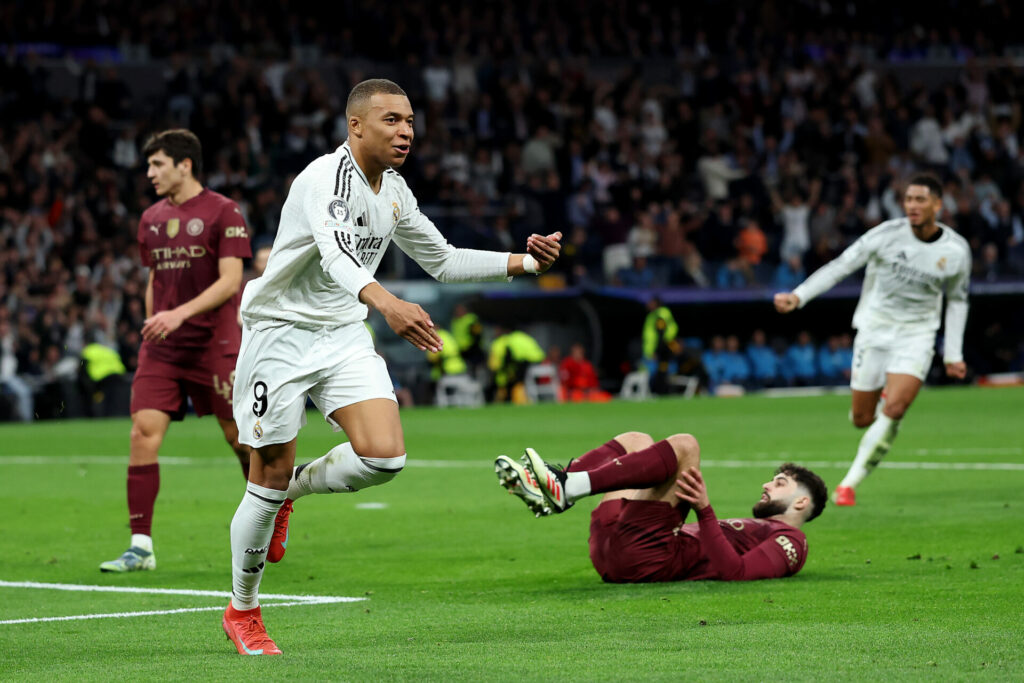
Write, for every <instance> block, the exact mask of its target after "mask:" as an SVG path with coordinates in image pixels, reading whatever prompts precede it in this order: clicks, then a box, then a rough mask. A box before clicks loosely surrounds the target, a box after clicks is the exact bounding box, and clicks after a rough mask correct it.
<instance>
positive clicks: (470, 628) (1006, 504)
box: [0, 388, 1024, 681]
mask: <svg viewBox="0 0 1024 683" xmlns="http://www.w3.org/2000/svg"><path fill="white" fill-rule="evenodd" d="M1022 406H1024V390H1021V389H976V388H975V389H969V388H962V389H927V390H925V391H924V392H922V394H921V396H920V397H919V399H918V401H917V403H915V405H914V406H913V407H912V408H911V411H910V412H909V413H908V416H907V418H906V419H905V420H904V422H903V425H902V428H901V433H900V436H899V439H898V440H897V441H896V444H895V446H894V448H893V450H892V452H891V453H890V454H889V457H888V458H887V460H886V461H885V463H884V465H883V469H880V470H878V471H876V472H875V473H874V474H873V475H872V476H871V477H870V478H869V479H868V480H867V481H866V482H865V483H864V484H863V485H862V486H861V488H860V490H859V491H858V505H857V506H856V507H854V508H835V507H834V506H829V508H828V509H827V510H826V511H825V513H824V515H823V516H822V517H820V518H819V519H818V520H815V521H814V522H812V523H810V524H809V525H807V526H806V527H805V531H806V532H807V536H808V539H809V543H810V555H809V558H808V561H807V564H806V566H805V567H804V569H803V571H802V572H801V573H800V574H799V575H797V576H796V577H794V578H790V579H782V580H775V581H761V582H751V583H734V584H728V583H720V582H698V583H693V582H680V583H672V584H653V585H606V584H603V583H602V582H601V581H600V580H599V578H598V577H597V575H596V573H595V572H594V571H593V569H592V567H591V565H590V561H589V559H588V557H587V529H588V524H589V514H588V513H589V510H590V509H591V508H592V507H593V505H595V504H596V501H597V499H596V498H591V499H588V500H585V501H582V502H581V503H578V504H577V505H576V507H575V508H574V509H572V510H570V511H568V512H567V513H566V514H564V515H561V516H558V517H552V518H546V519H534V518H533V517H532V516H531V515H530V514H529V513H528V512H527V511H526V508H525V507H524V506H523V505H522V504H521V503H520V502H519V501H518V500H517V499H515V498H513V497H511V496H508V495H507V494H506V492H505V491H504V489H502V488H500V487H499V486H498V484H497V480H496V478H495V475H494V472H493V469H492V463H493V460H494V458H495V456H497V455H499V454H501V453H507V454H510V455H513V454H514V455H518V454H520V453H521V452H522V449H523V448H524V447H525V446H533V447H535V448H537V449H538V451H539V452H540V453H541V455H543V456H545V457H546V458H547V459H549V460H552V461H556V462H562V463H565V462H567V461H568V460H569V459H570V458H571V457H573V456H575V455H577V454H579V453H581V452H582V451H584V450H587V449H589V448H591V447H593V446H595V445H597V444H599V443H603V442H604V441H606V440H607V439H608V438H610V437H612V436H614V435H615V434H617V433H620V432H623V431H628V430H641V431H646V432H649V433H651V434H652V435H653V436H655V438H660V437H664V436H667V435H669V434H672V433H676V432H691V433H693V434H695V435H696V436H697V437H698V438H699V440H700V442H701V446H702V454H703V459H704V462H705V467H704V471H705V477H706V480H707V482H708V489H709V493H710V497H711V501H712V503H713V504H714V506H715V509H716V511H717V512H718V514H719V515H720V516H722V517H727V516H736V517H739V516H747V515H749V511H750V506H751V505H752V504H753V503H754V502H755V501H756V500H757V497H758V495H759V491H760V485H761V483H762V482H764V481H765V480H766V479H767V478H768V477H769V475H770V473H771V471H772V469H773V467H774V466H775V465H777V464H778V463H780V462H782V461H784V460H794V461H797V462H802V463H807V464H810V466H812V467H813V468H814V469H816V470H817V471H818V472H819V473H820V474H821V475H822V476H823V477H824V478H825V481H826V483H828V485H829V486H830V488H831V487H834V486H835V484H836V483H837V482H838V480H839V479H840V478H841V477H842V475H843V473H844V472H845V469H846V467H847V465H848V464H849V462H850V460H851V458H852V455H853V452H854V450H855V448H856V444H857V440H858V438H859V435H860V432H858V431H857V430H855V429H853V428H852V427H851V426H850V424H849V422H848V421H847V418H846V415H847V410H848V398H847V397H845V396H824V397H815V398H786V399H770V398H764V397H748V398H740V399H704V398H698V399H696V400H691V401H684V400H668V399H666V400H659V401H653V402H649V403H622V402H613V403H610V404H603V405H537V406H526V407H510V406H494V407H487V408H482V409H478V410H449V411H442V410H435V409H430V408H417V409H413V410H408V411H404V412H403V424H404V427H405V435H406V443H407V446H408V452H409V458H410V461H409V465H408V467H407V468H406V470H405V472H403V473H402V475H401V476H399V477H398V478H397V479H396V480H395V481H393V482H391V483H390V484H388V485H386V486H382V487H379V488H376V489H369V490H366V491H362V492H359V493H357V494H351V495H346V494H339V495H334V496H311V497H307V498H305V499H302V500H301V501H299V502H298V503H297V504H296V509H295V514H294V515H293V517H292V536H291V542H290V545H289V550H288V555H287V557H285V559H284V561H283V562H282V563H281V564H279V565H271V566H270V567H269V569H268V571H267V572H266V574H265V576H264V579H263V587H262V589H263V591H264V592H265V593H275V594H284V595H316V596H351V597H359V598H365V599H364V600H363V601H360V602H352V603H337V604H300V605H294V606H272V605H269V604H268V605H267V606H266V607H265V608H264V620H265V622H266V624H267V627H268V630H269V633H270V635H271V636H272V637H273V638H275V640H276V641H277V643H278V645H280V646H281V648H282V649H283V650H284V652H285V654H284V656H282V657H249V658H243V657H239V656H238V655H237V654H235V652H234V648H233V646H232V645H231V644H230V643H229V642H228V641H227V640H226V639H225V637H224V635H223V633H222V631H221V628H220V616H221V615H220V610H221V609H222V608H223V605H224V604H226V600H225V599H224V598H222V597H218V596H203V595H177V594H166V593H165V594H159V593H157V594H153V593H123V592H96V591H90V592H80V591H58V590H53V589H39V588H26V587H21V586H11V585H9V584H12V583H13V584H20V583H22V582H41V583H62V584H74V585H86V586H109V587H135V588H142V589H155V588H162V589H189V590H196V591H227V590H230V552H229V544H228V526H229V523H230V520H231V517H232V515H233V514H234V510H235V507H236V506H237V504H238V501H239V499H240V497H241V494H242V490H243V488H242V486H243V485H242V480H241V477H240V476H239V471H238V468H237V465H235V463H234V458H233V456H232V455H231V454H230V453H229V451H228V449H227V447H226V446H225V445H224V443H223V441H222V438H221V436H220V433H219V430H218V429H217V426H216V423H215V422H214V421H212V420H211V419H209V418H207V419H203V420H197V419H195V418H194V417H190V418H189V419H186V421H185V422H184V423H180V424H174V425H172V428H171V430H170V432H169V434H168V438H167V440H166V442H165V444H164V447H163V449H162V453H161V457H162V458H163V461H162V462H163V465H162V467H161V479H162V487H161V491H160V496H159V499H158V500H157V510H156V518H155V525H154V538H155V541H156V553H157V560H158V569H157V571H155V572H148V573H144V574H133V575H110V574H101V573H100V572H99V571H98V569H97V566H98V564H99V563H100V562H101V561H103V560H107V559H111V558H113V557H115V556H117V555H118V554H120V552H121V551H122V550H124V548H125V546H126V542H127V540H128V529H127V519H126V517H127V512H126V509H125V491H124V467H125V462H126V459H127V456H126V451H127V445H128V422H127V421H126V420H111V421H93V422H64V423H46V424H35V425H28V426H20V425H10V424H8V425H0V500H2V502H3V512H2V514H0V538H2V539H3V551H2V554H0V582H5V583H3V584H0V622H6V623H0V680H96V679H108V680H109V679H122V680H153V679H161V680H163V679H193V678H198V679H204V680H207V679H211V680H243V679H250V680H259V679H261V678H266V679H269V680H280V679H285V678H292V679H298V680H311V679H317V680H360V681H361V680H428V681H433V680H534V681H545V680H585V681H595V680H615V681H618V680H643V681H651V680H665V681H679V680H822V679H839V680H891V679H900V680H963V679H970V678H979V679H984V680H1020V677H1021V676H1022V672H1024V616H1022V615H1024V464H1022V463H1024V416H1022V415H1024V414H1022ZM337 438H338V437H337V436H335V435H334V434H332V433H331V431H330V429H329V428H328V427H327V426H326V425H325V424H324V423H323V421H322V420H321V419H320V418H319V416H317V415H313V414H311V415H310V424H309V426H307V427H306V428H305V429H304V430H303V432H302V433H301V435H300V438H299V457H300V460H301V461H305V460H308V459H311V458H313V457H316V456H319V455H321V454H322V453H323V452H325V451H326V450H327V449H328V448H330V447H331V446H332V445H334V444H335V443H336V439H337ZM367 503H375V504H378V505H370V506H367V505H365V504H367ZM278 602H280V601H278ZM203 607H206V608H211V610H212V611H189V612H174V613H169V614H152V615H148V616H136V617H130V618H113V617H103V618H91V619H80V620H62V621H35V622H25V621H21V620H26V619H42V618H47V617H66V616H76V615H101V614H118V613H124V612H140V611H141V612H153V611H172V610H183V609H193V608H203ZM11 622H17V623H11Z"/></svg>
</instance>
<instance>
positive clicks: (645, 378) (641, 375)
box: [619, 370, 651, 401]
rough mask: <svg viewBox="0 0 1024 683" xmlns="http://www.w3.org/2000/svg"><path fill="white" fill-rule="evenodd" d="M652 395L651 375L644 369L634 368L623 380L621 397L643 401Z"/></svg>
mask: <svg viewBox="0 0 1024 683" xmlns="http://www.w3.org/2000/svg"><path fill="white" fill-rule="evenodd" d="M650 396H651V377H650V375H648V374H647V373H646V372H644V371H642V370H634V371H633V372H631V373H629V374H628V375H626V376H625V378H623V380H622V389H620V390H619V398H624V399H627V400H630V401H643V400H644V399H647V398H650Z"/></svg>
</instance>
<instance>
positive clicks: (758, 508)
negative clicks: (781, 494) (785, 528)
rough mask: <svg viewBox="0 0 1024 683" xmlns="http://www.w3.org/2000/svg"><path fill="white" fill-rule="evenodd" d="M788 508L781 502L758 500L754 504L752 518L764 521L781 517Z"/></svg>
mask: <svg viewBox="0 0 1024 683" xmlns="http://www.w3.org/2000/svg"><path fill="white" fill-rule="evenodd" d="M788 508H789V505H788V504H786V503H783V502H782V501H781V500H760V501H758V502H757V503H755V504H754V507H753V509H752V511H753V513H754V517H756V518H757V519H765V518H767V517H774V516H775V515H781V514H782V513H784V512H785V511H786V510H787V509H788Z"/></svg>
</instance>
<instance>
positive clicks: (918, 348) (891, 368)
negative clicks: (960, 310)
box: [850, 332, 935, 391]
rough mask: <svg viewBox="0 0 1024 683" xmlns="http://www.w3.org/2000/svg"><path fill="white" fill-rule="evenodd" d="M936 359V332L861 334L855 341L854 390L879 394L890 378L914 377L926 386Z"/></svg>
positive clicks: (852, 371) (852, 377) (851, 386)
mask: <svg viewBox="0 0 1024 683" xmlns="http://www.w3.org/2000/svg"><path fill="white" fill-rule="evenodd" d="M934 355H935V333H934V332H927V333H918V334H911V335H906V334H904V335H903V336H900V335H895V334H891V335H878V334H865V333H863V332H858V333H857V336H856V338H855V339H854V340H853V368H852V370H851V372H850V388H851V389H853V390H854V391H878V390H879V389H882V388H883V387H885V376H886V375H887V374H896V375H913V376H914V377H917V378H918V379H919V380H921V381H922V382H923V381H924V379H925V377H927V376H928V370H929V369H930V368H931V367H932V356H934Z"/></svg>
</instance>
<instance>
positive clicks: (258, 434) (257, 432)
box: [252, 420, 263, 439]
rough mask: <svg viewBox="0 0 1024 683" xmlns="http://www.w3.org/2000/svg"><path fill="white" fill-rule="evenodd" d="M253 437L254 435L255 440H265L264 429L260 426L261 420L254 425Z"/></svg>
mask: <svg viewBox="0 0 1024 683" xmlns="http://www.w3.org/2000/svg"><path fill="white" fill-rule="evenodd" d="M252 435H253V438H255V439H262V438H263V427H261V426H260V421H259V420H256V424H255V425H253V428H252Z"/></svg>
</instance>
